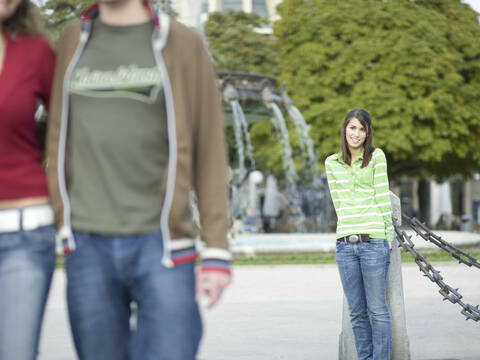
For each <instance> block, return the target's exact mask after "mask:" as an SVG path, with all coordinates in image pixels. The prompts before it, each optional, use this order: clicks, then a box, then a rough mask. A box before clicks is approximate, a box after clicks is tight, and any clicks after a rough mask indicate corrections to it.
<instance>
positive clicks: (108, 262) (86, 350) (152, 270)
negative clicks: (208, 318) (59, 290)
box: [66, 232, 202, 360]
mask: <svg viewBox="0 0 480 360" xmlns="http://www.w3.org/2000/svg"><path fill="white" fill-rule="evenodd" d="M74 235H75V241H76V250H75V251H74V252H73V253H71V254H68V255H67V256H66V269H67V303H68V312H69V317H70V325H71V329H72V334H73V339H74V343H75V348H76V350H77V354H78V356H79V358H80V360H110V359H111V360H194V359H195V355H196V353H197V350H198V346H199V343H200V339H201V336H202V324H201V319H200V314H199V310H198V306H197V303H196V302H195V276H194V263H186V264H182V265H178V266H176V267H174V268H166V267H164V266H163V265H162V261H161V259H162V252H163V247H162V235H161V233H160V232H153V233H148V234H139V235H132V236H101V235H96V234H90V233H85V232H74ZM132 302H135V303H136V304H137V309H138V310H137V322H136V327H135V328H134V329H133V328H132V327H131V326H130V315H131V310H130V309H131V306H130V305H131V303H132Z"/></svg>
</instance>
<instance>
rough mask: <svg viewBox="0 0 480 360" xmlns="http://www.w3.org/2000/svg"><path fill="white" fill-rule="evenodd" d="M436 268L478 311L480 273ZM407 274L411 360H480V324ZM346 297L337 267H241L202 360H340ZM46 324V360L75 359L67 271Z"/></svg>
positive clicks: (210, 324) (413, 269) (57, 282)
mask: <svg viewBox="0 0 480 360" xmlns="http://www.w3.org/2000/svg"><path fill="white" fill-rule="evenodd" d="M434 265H435V267H436V268H437V269H438V270H440V271H441V273H442V276H443V277H444V280H445V281H446V282H447V283H448V284H449V285H451V286H453V287H459V288H460V292H461V294H462V295H463V296H464V300H465V302H468V303H470V304H473V305H476V304H479V303H480V269H476V268H469V267H467V266H465V265H459V264H456V263H453V262H446V263H436V264H434ZM402 274H403V281H404V291H405V307H406V314H407V330H408V336H409V339H410V348H411V355H412V359H413V360H434V359H435V360H440V359H442V360H443V359H445V360H446V359H448V360H480V323H476V322H473V321H471V320H470V321H465V318H464V317H463V315H461V314H460V310H461V309H460V307H459V306H458V305H454V304H451V303H449V302H444V301H442V298H441V296H440V295H439V294H438V287H437V286H436V285H435V284H433V283H431V282H430V280H428V279H427V278H425V277H422V276H421V273H420V272H419V271H418V268H417V265H416V264H413V263H408V264H403V266H402ZM342 297H343V295H342V289H341V285H340V281H339V276H338V273H337V268H336V265H282V266H237V267H235V268H234V281H233V284H232V286H231V287H230V288H229V289H228V291H227V292H226V294H225V297H224V298H223V300H222V302H221V303H220V304H219V305H218V307H216V308H215V309H213V310H209V311H205V312H204V320H205V336H204V340H203V343H202V347H201V351H200V355H199V359H200V360H277V359H278V360H280V359H284V360H314V359H315V360H320V359H322V360H330V359H331V360H334V359H337V358H338V335H339V333H340V330H341V329H340V328H341V315H342V314H341V311H342ZM44 324H45V325H44V329H43V335H42V340H41V346H40V351H41V354H40V360H73V359H76V357H75V355H74V350H73V345H72V341H71V337H70V331H69V328H68V322H67V314H66V304H65V274H64V273H63V270H57V271H56V272H55V277H54V282H53V287H52V291H51V293H50V298H49V301H48V305H47V311H46V314H45V323H44ZM105 360H110V359H105ZM111 360H114V359H111Z"/></svg>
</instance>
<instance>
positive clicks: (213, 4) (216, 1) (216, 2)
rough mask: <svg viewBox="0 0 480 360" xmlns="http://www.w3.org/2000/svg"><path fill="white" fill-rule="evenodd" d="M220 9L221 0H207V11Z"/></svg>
mask: <svg viewBox="0 0 480 360" xmlns="http://www.w3.org/2000/svg"><path fill="white" fill-rule="evenodd" d="M220 10H222V0H208V12H209V13H211V12H214V11H220Z"/></svg>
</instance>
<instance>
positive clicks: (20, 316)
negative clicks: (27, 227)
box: [0, 226, 55, 360]
mask: <svg viewBox="0 0 480 360" xmlns="http://www.w3.org/2000/svg"><path fill="white" fill-rule="evenodd" d="M54 267H55V230H54V228H53V226H43V227H40V228H38V229H35V230H31V231H23V230H22V231H15V232H6V233H0V312H1V313H0V359H12V360H13V359H14V360H34V359H36V358H37V352H38V343H39V337H40V329H41V325H42V318H43V313H44V310H45V303H46V301H47V296H48V290H49V288H50V283H51V280H52V274H53V269H54Z"/></svg>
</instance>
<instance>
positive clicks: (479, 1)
mask: <svg viewBox="0 0 480 360" xmlns="http://www.w3.org/2000/svg"><path fill="white" fill-rule="evenodd" d="M463 2H464V3H466V4H469V5H470V7H471V8H472V9H473V10H475V11H476V12H477V13H480V0H463Z"/></svg>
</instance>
